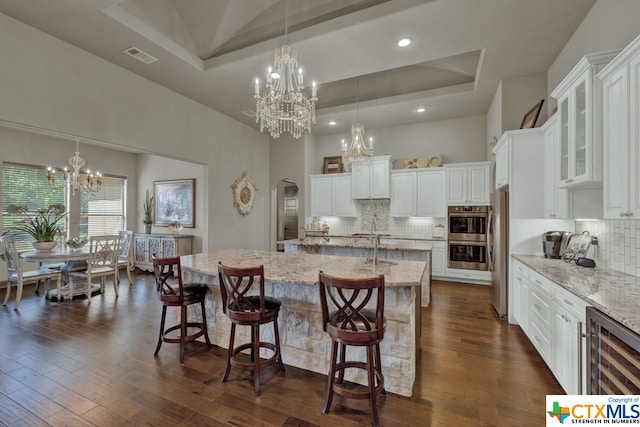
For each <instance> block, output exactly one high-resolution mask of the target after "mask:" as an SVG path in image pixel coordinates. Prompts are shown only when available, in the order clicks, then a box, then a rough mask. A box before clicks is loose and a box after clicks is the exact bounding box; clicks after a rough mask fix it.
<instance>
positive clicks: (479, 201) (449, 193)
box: [444, 162, 491, 205]
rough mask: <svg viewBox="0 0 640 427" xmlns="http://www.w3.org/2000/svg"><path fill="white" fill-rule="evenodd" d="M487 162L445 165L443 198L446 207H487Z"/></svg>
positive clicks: (488, 184) (488, 186) (488, 189)
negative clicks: (444, 198)
mask: <svg viewBox="0 0 640 427" xmlns="http://www.w3.org/2000/svg"><path fill="white" fill-rule="evenodd" d="M489 166H490V163H489V162H477V163H457V164H448V165H445V168H444V170H445V197H446V201H447V204H448V205H488V204H489V194H490V192H491V190H490V183H489V181H490V179H489V178H490V177H489V175H490V174H489Z"/></svg>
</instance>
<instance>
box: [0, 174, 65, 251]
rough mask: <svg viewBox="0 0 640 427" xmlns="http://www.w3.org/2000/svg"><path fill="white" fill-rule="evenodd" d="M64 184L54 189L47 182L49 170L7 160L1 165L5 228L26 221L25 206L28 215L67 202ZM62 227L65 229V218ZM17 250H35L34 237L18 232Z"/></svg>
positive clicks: (3, 224) (16, 234) (3, 221)
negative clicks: (11, 162) (21, 211)
mask: <svg viewBox="0 0 640 427" xmlns="http://www.w3.org/2000/svg"><path fill="white" fill-rule="evenodd" d="M65 193H66V191H65V189H64V186H62V187H61V188H58V189H56V190H53V189H52V188H51V187H49V185H48V184H47V170H46V168H43V167H38V166H27V165H17V164H9V163H4V164H3V167H2V230H3V232H4V231H6V230H10V229H11V228H12V227H13V226H14V224H16V222H18V221H21V220H24V215H22V214H21V213H20V212H19V210H20V209H24V210H25V211H27V212H28V213H29V215H37V211H38V210H40V209H46V208H48V207H49V206H51V205H56V204H57V205H60V204H62V205H65V206H66V203H65ZM59 224H60V229H61V230H64V229H66V221H65V220H62V221H61V222H60V223H59ZM13 235H14V236H15V238H16V249H18V251H20V252H22V251H28V250H33V247H32V246H31V242H32V241H33V239H32V238H31V236H30V235H28V234H27V233H24V232H15V233H14V234H13Z"/></svg>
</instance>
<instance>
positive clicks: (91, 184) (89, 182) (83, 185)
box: [47, 140, 102, 196]
mask: <svg viewBox="0 0 640 427" xmlns="http://www.w3.org/2000/svg"><path fill="white" fill-rule="evenodd" d="M69 164H70V165H71V167H72V168H73V172H70V171H69V168H67V167H66V166H65V167H64V168H62V169H61V171H62V173H63V180H62V181H58V183H56V175H57V172H58V169H56V168H53V167H51V166H49V167H48V168H47V180H48V181H49V186H50V187H51V188H54V189H59V188H62V187H63V186H64V185H66V184H67V183H68V184H69V185H70V186H71V191H72V194H73V195H74V196H75V195H76V191H83V192H85V193H96V192H98V191H100V187H101V186H102V174H101V173H100V172H96V174H95V175H94V174H92V173H91V171H89V170H87V171H85V172H82V171H80V168H82V167H83V166H84V165H85V161H84V159H83V158H82V157H80V148H79V142H78V140H76V155H75V156H73V157H69ZM81 173H82V174H84V175H86V176H87V177H86V179H84V180H83V179H81V178H80V174H81Z"/></svg>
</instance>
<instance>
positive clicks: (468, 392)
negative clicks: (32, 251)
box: [0, 273, 563, 427]
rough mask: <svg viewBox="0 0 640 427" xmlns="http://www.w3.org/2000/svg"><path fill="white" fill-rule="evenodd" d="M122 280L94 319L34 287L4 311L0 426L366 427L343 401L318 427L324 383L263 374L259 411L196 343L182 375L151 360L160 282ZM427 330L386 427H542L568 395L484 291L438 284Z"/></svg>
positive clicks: (235, 378)
mask: <svg viewBox="0 0 640 427" xmlns="http://www.w3.org/2000/svg"><path fill="white" fill-rule="evenodd" d="M123 278H124V280H123V282H121V285H120V297H119V298H118V299H116V298H115V295H114V293H113V288H112V287H110V285H109V284H108V285H107V288H106V293H105V295H98V296H95V297H94V298H93V299H92V303H91V305H87V302H86V300H83V299H75V300H73V301H71V302H69V301H66V302H63V303H61V304H58V303H56V302H50V301H47V300H45V299H44V297H43V296H42V295H40V296H38V295H35V292H34V288H33V287H27V288H26V289H25V295H24V297H23V300H22V303H21V306H20V310H19V311H14V310H13V302H12V301H11V302H10V304H9V305H7V307H3V308H1V309H0V425H2V426H46V425H53V426H86V425H98V426H112V425H113V426H127V425H130V426H134V425H135V426H137V425H149V426H172V427H175V426H183V425H184V426H223V425H224V426H228V425H232V426H283V427H284V426H287V427H289V426H316V425H317V426H334V427H336V426H361V425H369V424H370V421H369V415H368V412H367V406H366V402H365V403H363V402H343V401H340V400H339V399H338V400H337V402H336V403H335V404H334V405H337V406H336V407H335V410H334V411H333V412H331V413H330V414H328V415H322V413H321V408H322V405H323V402H324V393H325V379H326V376H324V375H320V374H315V373H311V372H307V371H303V370H300V369H296V368H293V367H289V366H288V367H287V372H286V375H284V376H281V375H277V374H275V370H272V368H268V369H267V370H266V371H265V372H263V376H262V380H263V381H262V382H263V388H262V390H263V391H262V394H261V395H260V396H259V397H255V396H254V394H253V391H252V385H251V382H250V377H249V376H248V374H242V373H238V371H237V370H234V371H232V374H231V381H230V382H227V383H222V382H221V381H220V378H221V376H222V374H223V372H224V367H225V360H226V359H225V355H226V353H225V351H226V350H224V349H222V348H218V347H212V348H210V349H207V348H206V346H205V345H204V344H202V343H192V344H191V345H189V346H188V347H187V352H186V360H185V363H184V365H180V363H179V361H178V345H175V344H167V343H165V344H163V346H162V349H161V350H160V354H159V355H158V357H154V356H153V351H154V350H155V345H156V339H157V334H158V328H159V323H160V313H161V304H160V303H159V301H158V300H157V297H156V295H155V292H154V290H153V276H152V275H151V274H148V273H141V274H136V275H135V276H134V278H135V283H134V284H133V285H129V283H128V282H127V280H126V276H125V275H124V274H123ZM14 292H15V290H14ZM0 295H2V296H3V297H4V289H2V290H1V291H0ZM422 322H423V325H422V337H421V340H420V346H421V358H420V362H419V366H418V378H417V381H416V384H415V387H414V395H413V396H412V397H410V398H406V397H401V396H398V395H394V394H391V393H388V394H387V397H386V398H383V399H382V400H381V401H380V403H379V413H380V421H381V424H382V425H384V426H447V427H449V426H540V425H544V416H545V395H546V394H562V393H563V392H562V389H561V388H560V386H559V385H558V383H557V382H556V381H555V379H554V378H553V376H552V374H551V372H550V371H549V369H548V368H547V367H546V365H545V364H544V362H543V361H542V359H541V358H540V357H539V356H538V354H537V353H536V351H535V349H534V348H533V346H532V345H531V343H530V342H529V341H528V340H527V338H526V337H525V335H524V334H523V333H522V331H521V330H520V329H519V327H517V326H512V325H508V324H506V323H504V322H500V321H498V320H497V318H496V315H495V314H494V312H493V310H492V308H491V304H490V301H489V289H488V287H483V286H473V285H460V284H452V283H446V282H435V283H434V284H433V295H432V304H431V306H430V307H429V308H426V309H423V310H422Z"/></svg>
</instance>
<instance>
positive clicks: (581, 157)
mask: <svg viewBox="0 0 640 427" xmlns="http://www.w3.org/2000/svg"><path fill="white" fill-rule="evenodd" d="M617 52H618V51H608V52H602V53H597V54H591V55H586V56H585V57H583V58H582V60H580V62H578V64H577V65H576V66H575V67H574V69H573V70H572V71H571V72H570V73H569V74H568V75H567V76H566V77H565V78H564V80H562V82H561V83H560V84H559V85H558V87H557V88H556V89H555V90H554V91H553V92H551V96H552V97H554V98H556V99H557V100H558V120H559V124H560V125H559V130H560V162H559V168H560V169H559V171H558V177H559V180H560V181H559V183H558V184H559V186H561V187H572V186H588V185H593V184H596V185H597V184H598V183H601V182H602V115H601V111H602V85H601V83H600V81H599V80H598V79H597V78H596V74H597V73H598V71H600V69H602V68H603V67H604V66H605V65H606V64H607V63H608V62H609V61H610V60H611V59H612V58H613V57H614V56H615V55H616V54H617Z"/></svg>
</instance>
